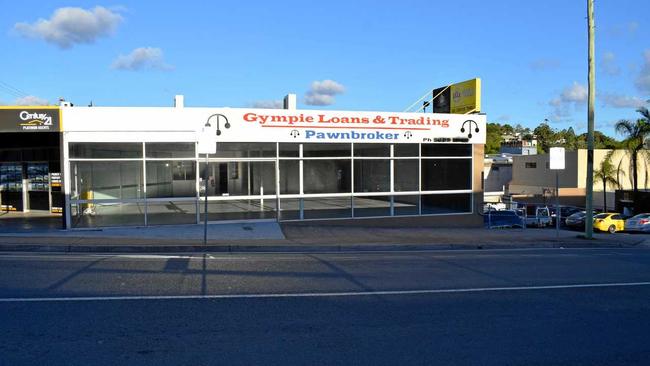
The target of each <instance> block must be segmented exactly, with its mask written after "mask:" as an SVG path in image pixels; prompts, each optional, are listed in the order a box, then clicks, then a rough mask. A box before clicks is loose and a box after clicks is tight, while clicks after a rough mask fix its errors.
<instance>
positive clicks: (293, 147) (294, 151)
mask: <svg viewBox="0 0 650 366" xmlns="http://www.w3.org/2000/svg"><path fill="white" fill-rule="evenodd" d="M279 149H280V157H281V158H297V157H298V156H300V144H289V143H287V144H285V143H280V146H279Z"/></svg>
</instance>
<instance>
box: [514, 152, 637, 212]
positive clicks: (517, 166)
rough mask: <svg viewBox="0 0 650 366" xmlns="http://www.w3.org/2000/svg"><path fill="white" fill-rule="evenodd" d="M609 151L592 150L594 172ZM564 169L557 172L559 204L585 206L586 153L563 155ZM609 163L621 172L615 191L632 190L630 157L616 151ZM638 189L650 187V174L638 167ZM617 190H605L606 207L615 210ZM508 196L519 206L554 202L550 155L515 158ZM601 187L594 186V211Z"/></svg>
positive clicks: (600, 200) (600, 205) (601, 201)
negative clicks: (527, 203) (520, 204)
mask: <svg viewBox="0 0 650 366" xmlns="http://www.w3.org/2000/svg"><path fill="white" fill-rule="evenodd" d="M609 152H611V150H606V149H596V150H594V169H598V168H599V167H600V164H601V162H602V161H603V160H604V159H605V158H606V156H607V154H608V153H609ZM565 159H566V169H565V170H562V171H559V181H560V201H561V203H562V204H567V205H575V206H579V207H584V206H585V194H586V182H587V176H586V175H587V150H586V149H579V150H576V151H567V152H566V155H565ZM611 160H612V163H613V164H614V166H615V167H617V168H620V170H619V173H618V174H617V180H618V182H619V184H620V187H618V189H624V190H629V189H632V173H631V170H630V157H629V155H628V154H627V152H626V151H624V150H616V151H615V152H614V153H613V154H612V158H611ZM638 169H639V171H638V176H639V189H647V188H648V187H649V186H650V178H648V174H649V173H650V171H649V169H648V167H647V166H645V165H644V164H639V167H638ZM616 189H617V187H607V191H606V194H607V207H608V208H609V209H614V207H615V206H616V201H615V193H614V192H615V191H616ZM508 194H509V195H511V196H512V197H513V199H514V200H515V201H522V202H543V203H549V202H554V201H552V200H553V197H555V196H554V195H555V171H552V170H550V169H549V155H548V154H540V155H532V156H514V157H513V165H512V181H511V182H510V184H509V185H508ZM604 202H605V201H604V196H603V185H602V183H601V182H595V183H594V207H596V208H603V207H604Z"/></svg>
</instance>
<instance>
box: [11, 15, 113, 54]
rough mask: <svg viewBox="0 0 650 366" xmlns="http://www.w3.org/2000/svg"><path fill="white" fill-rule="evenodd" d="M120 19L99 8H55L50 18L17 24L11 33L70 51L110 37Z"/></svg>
mask: <svg viewBox="0 0 650 366" xmlns="http://www.w3.org/2000/svg"><path fill="white" fill-rule="evenodd" d="M122 20H123V18H122V16H121V15H120V14H118V13H117V12H114V11H111V10H109V9H107V8H104V7H102V6H96V7H95V8H94V9H91V10H86V9H82V8H73V7H65V8H59V9H56V10H55V11H54V13H53V14H52V16H51V17H50V19H42V18H41V19H39V20H37V21H36V22H34V23H32V24H30V23H16V25H14V30H15V31H16V32H17V33H18V34H20V35H22V36H23V37H28V38H36V39H42V40H44V41H45V42H48V43H53V44H55V45H57V46H59V47H61V48H70V47H72V46H73V45H75V44H82V43H93V42H95V40H97V38H100V37H105V36H108V35H110V34H112V33H113V32H115V29H116V28H117V26H118V24H120V23H121V22H122Z"/></svg>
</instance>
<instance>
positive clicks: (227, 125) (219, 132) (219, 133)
mask: <svg viewBox="0 0 650 366" xmlns="http://www.w3.org/2000/svg"><path fill="white" fill-rule="evenodd" d="M212 117H217V136H219V135H221V129H219V118H221V117H223V119H225V120H226V123H225V124H224V125H223V127H225V128H230V122H228V117H226V116H224V115H223V114H221V113H215V114H213V115H211V116H210V117H208V120H207V121H206V122H205V127H212V125H210V120H211V119H212Z"/></svg>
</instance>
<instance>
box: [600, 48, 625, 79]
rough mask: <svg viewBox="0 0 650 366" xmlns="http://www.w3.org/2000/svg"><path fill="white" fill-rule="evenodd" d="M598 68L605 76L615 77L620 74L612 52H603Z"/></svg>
mask: <svg viewBox="0 0 650 366" xmlns="http://www.w3.org/2000/svg"><path fill="white" fill-rule="evenodd" d="M600 67H601V70H602V72H603V73H605V74H606V75H611V76H616V75H619V74H620V73H621V68H620V67H619V66H618V65H617V64H616V55H614V52H609V51H608V52H605V53H603V56H602V58H601V61H600Z"/></svg>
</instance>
